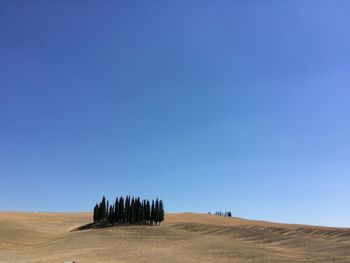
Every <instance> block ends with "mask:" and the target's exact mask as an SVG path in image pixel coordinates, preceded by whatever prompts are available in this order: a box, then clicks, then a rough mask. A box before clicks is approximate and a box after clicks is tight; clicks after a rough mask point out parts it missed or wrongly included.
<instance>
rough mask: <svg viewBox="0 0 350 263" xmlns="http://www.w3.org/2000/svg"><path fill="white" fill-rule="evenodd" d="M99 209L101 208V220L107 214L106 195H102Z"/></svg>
mask: <svg viewBox="0 0 350 263" xmlns="http://www.w3.org/2000/svg"><path fill="white" fill-rule="evenodd" d="M99 210H100V211H99V214H100V215H99V216H100V220H103V219H105V218H106V215H107V205H106V197H105V196H103V197H102V201H101V204H100V209H99Z"/></svg>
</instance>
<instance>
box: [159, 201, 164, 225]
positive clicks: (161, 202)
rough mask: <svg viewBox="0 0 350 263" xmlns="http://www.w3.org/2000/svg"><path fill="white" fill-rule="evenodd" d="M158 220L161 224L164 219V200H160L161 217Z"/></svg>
mask: <svg viewBox="0 0 350 263" xmlns="http://www.w3.org/2000/svg"><path fill="white" fill-rule="evenodd" d="M158 220H159V224H160V223H161V222H163V221H164V205H163V201H162V200H160V201H159V218H158Z"/></svg>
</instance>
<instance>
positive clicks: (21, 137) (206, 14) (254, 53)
mask: <svg viewBox="0 0 350 263" xmlns="http://www.w3.org/2000/svg"><path fill="white" fill-rule="evenodd" d="M349 14H350V3H349V2H348V1H330V0H329V1H277V0H276V1H103V2H99V1H1V2H0V72H1V77H0V187H1V189H0V210H28V211H88V210H91V209H92V208H93V205H94V204H95V203H96V201H97V200H99V199H100V197H101V195H102V194H105V195H106V196H107V197H108V198H110V199H114V198H115V196H116V195H126V194H131V195H141V196H142V197H147V198H152V197H160V198H162V199H164V201H165V205H166V209H167V211H169V212H180V211H193V212H208V211H215V210H231V211H232V213H233V214H234V215H235V216H239V217H246V218H252V219H262V220H271V221H280V222H292V223H306V224H319V225H334V226H350V191H349V189H350V162H349V160H350V100H349V98H350V74H349V69H350V15H349Z"/></svg>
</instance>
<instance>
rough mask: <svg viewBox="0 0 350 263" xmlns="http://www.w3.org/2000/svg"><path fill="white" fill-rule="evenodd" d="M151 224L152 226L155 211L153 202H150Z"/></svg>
mask: <svg viewBox="0 0 350 263" xmlns="http://www.w3.org/2000/svg"><path fill="white" fill-rule="evenodd" d="M150 221H151V224H152V225H153V222H154V221H155V211H154V200H152V206H151V220H150Z"/></svg>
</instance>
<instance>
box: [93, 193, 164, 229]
mask: <svg viewBox="0 0 350 263" xmlns="http://www.w3.org/2000/svg"><path fill="white" fill-rule="evenodd" d="M93 219H94V224H100V225H102V224H103V225H128V224H134V225H153V224H156V225H158V224H159V225H160V222H162V221H163V220H164V205H163V201H162V200H158V198H157V199H156V200H155V201H154V200H152V202H150V201H149V200H145V199H144V200H141V199H140V197H137V198H134V197H132V198H131V197H130V196H126V197H125V198H123V197H120V198H118V197H117V198H116V199H115V202H114V204H113V205H110V204H109V201H107V200H106V198H105V197H104V196H103V197H102V201H101V202H100V203H99V204H96V205H95V208H94V216H93Z"/></svg>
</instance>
